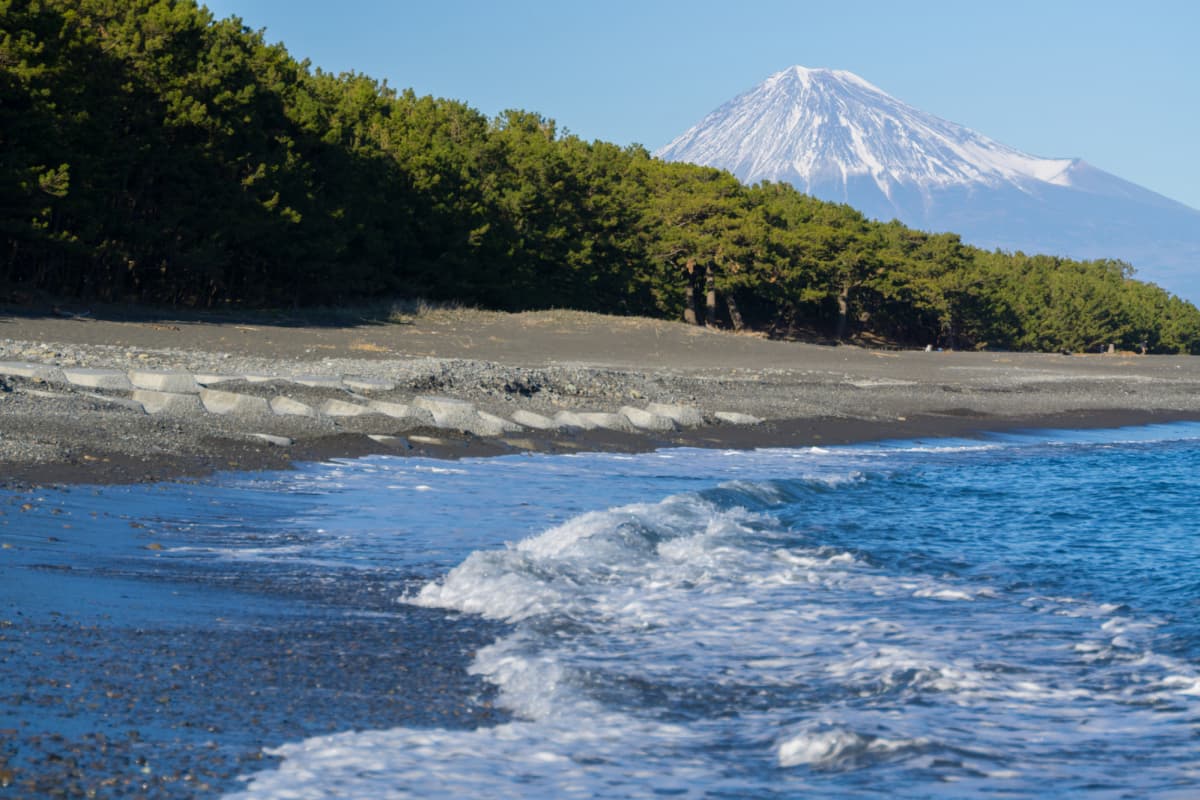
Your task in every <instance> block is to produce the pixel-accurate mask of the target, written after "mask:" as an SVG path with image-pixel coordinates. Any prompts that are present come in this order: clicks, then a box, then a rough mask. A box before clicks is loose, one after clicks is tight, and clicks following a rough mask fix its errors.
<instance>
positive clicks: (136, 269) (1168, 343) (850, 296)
mask: <svg viewBox="0 0 1200 800" xmlns="http://www.w3.org/2000/svg"><path fill="white" fill-rule="evenodd" d="M19 290H39V291H46V292H52V293H54V294H56V295H62V296H73V297H81V298H95V299H100V300H107V301H118V302H124V301H131V302H142V303H152V304H168V305H176V306H188V307H198V308H213V307H228V306H281V305H301V306H302V305H310V304H330V303H341V302H357V301H361V300H363V299H367V298H373V297H387V296H399V295H403V296H410V297H415V296H424V297H428V298H430V299H454V300H459V301H464V302H469V303H476V304H480V305H484V306H488V307H494V308H500V309H514V310H515V309H532V308H544V307H549V306H560V307H572V308H578V309H584V310H595V311H603V312H609V313H638V314H651V315H659V316H667V317H676V318H679V317H683V318H687V319H690V320H694V321H696V323H697V324H713V325H727V326H731V327H735V328H741V327H743V326H748V327H753V328H756V329H759V330H764V331H767V332H770V333H772V334H775V335H781V336H789V335H791V336H794V335H808V336H819V337H826V338H839V339H840V338H845V337H850V336H856V337H875V338H878V339H881V340H887V341H894V342H901V343H915V344H926V343H929V344H936V345H939V346H947V347H958V348H965V347H993V348H1009V349H1031V350H1060V349H1069V350H1087V349H1093V348H1097V347H1100V346H1103V345H1107V344H1110V343H1111V344H1115V345H1117V346H1118V347H1121V348H1127V349H1134V348H1138V347H1142V346H1144V347H1145V348H1146V349H1148V350H1150V351H1154V352H1184V353H1200V311H1197V309H1196V308H1195V307H1194V306H1193V305H1191V304H1189V303H1186V302H1184V301H1183V300H1181V299H1179V298H1177V297H1174V296H1172V295H1170V294H1169V293H1167V292H1165V291H1163V290H1162V289H1160V288H1158V287H1156V286H1153V285H1151V284H1147V283H1143V282H1140V281H1138V280H1136V279H1134V277H1133V270H1132V268H1131V267H1130V266H1129V265H1128V264H1124V263H1121V262H1118V261H1106V260H1098V261H1076V260H1070V259H1064V258H1057V257H1051V256H1045V255H1026V254H1024V253H1019V252H1017V253H1007V252H987V251H983V250H980V249H977V248H974V247H970V246H968V245H966V244H964V243H963V242H962V241H961V240H960V239H959V238H958V237H957V236H955V235H954V234H951V233H936V234H935V233H927V232H922V231H918V230H914V229H911V228H908V227H905V226H904V225H901V224H900V223H898V222H894V221H893V222H886V223H885V222H876V221H872V220H868V219H866V218H865V217H863V215H861V214H860V213H858V212H857V211H855V210H853V209H851V208H850V207H848V206H845V205H837V204H831V203H825V202H821V201H818V200H816V199H814V198H812V197H808V196H806V195H804V194H802V193H800V192H799V191H797V190H796V189H794V188H792V187H790V186H788V185H784V184H777V183H763V184H759V185H756V186H743V185H742V184H740V183H739V182H738V181H737V180H736V179H735V178H734V177H733V176H732V175H730V174H729V173H726V172H722V171H719V170H714V169H710V168H705V167H699V166H694V165H689V164H676V163H666V162H662V161H659V160H657V159H654V158H652V157H651V156H650V154H649V153H648V152H647V151H646V150H645V149H644V148H642V147H639V146H632V147H619V146H617V145H614V144H610V143H607V142H600V141H596V142H587V141H583V140H581V139H579V138H578V137H575V136H572V135H570V134H568V133H565V132H563V131H560V130H559V129H558V127H557V125H556V124H555V122H554V121H553V120H550V119H547V118H545V117H542V116H540V115H538V114H535V113H531V112H528V111H521V110H511V111H506V112H504V113H502V114H500V115H499V116H497V117H496V118H494V119H489V118H487V117H486V116H484V115H482V114H480V113H479V112H478V111H476V110H475V109H473V108H471V107H469V106H468V105H465V104H463V103H461V102H456V101H450V100H443V99H436V98H432V97H418V96H416V95H415V94H414V93H413V92H411V91H396V90H394V89H393V88H391V87H389V86H388V85H387V84H386V83H385V82H380V81H377V80H374V79H372V78H370V77H368V76H365V75H361V74H357V73H344V74H340V75H333V74H330V73H327V72H324V71H322V70H320V69H314V68H313V67H312V66H311V65H310V64H309V63H308V62H306V61H297V60H296V59H294V58H293V57H292V56H290V55H289V54H288V52H287V51H286V49H285V48H284V47H283V46H281V45H272V44H268V43H267V42H266V41H265V40H264V37H263V34H262V33H261V32H255V31H252V30H249V29H248V28H246V27H245V26H244V25H243V23H242V22H241V21H240V20H238V19H237V18H230V19H223V20H218V19H215V18H214V17H213V15H212V14H211V13H210V12H209V11H208V10H207V9H205V8H204V7H203V6H200V5H198V4H197V3H195V2H193V1H192V0H0V294H7V295H8V296H12V295H13V293H14V292H17V291H19Z"/></svg>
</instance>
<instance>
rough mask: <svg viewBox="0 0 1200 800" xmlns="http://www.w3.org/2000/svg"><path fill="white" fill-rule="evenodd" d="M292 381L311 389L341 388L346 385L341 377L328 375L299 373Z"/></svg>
mask: <svg viewBox="0 0 1200 800" xmlns="http://www.w3.org/2000/svg"><path fill="white" fill-rule="evenodd" d="M291 381H292V383H295V384H298V385H300V386H307V387H309V388H310V389H341V388H343V386H344V384H343V383H342V379H341V378H338V377H330V376H327V375H297V376H296V377H294V378H292V379H291Z"/></svg>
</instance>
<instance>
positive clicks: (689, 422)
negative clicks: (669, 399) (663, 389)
mask: <svg viewBox="0 0 1200 800" xmlns="http://www.w3.org/2000/svg"><path fill="white" fill-rule="evenodd" d="M646 410H647V411H649V412H650V413H651V414H658V415H659V416H660V417H666V418H667V419H671V420H674V421H675V422H676V423H677V424H679V425H681V426H683V427H685V428H696V427H699V426H701V425H703V424H704V415H703V414H701V413H700V410H699V409H697V408H696V407H694V406H685V405H680V404H678V403H647V404H646Z"/></svg>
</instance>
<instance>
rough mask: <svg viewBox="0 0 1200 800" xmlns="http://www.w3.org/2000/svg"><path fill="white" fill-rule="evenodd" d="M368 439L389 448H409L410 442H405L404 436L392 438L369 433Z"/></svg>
mask: <svg viewBox="0 0 1200 800" xmlns="http://www.w3.org/2000/svg"><path fill="white" fill-rule="evenodd" d="M367 438H368V439H370V440H371V441H373V442H379V443H380V444H386V445H388V446H389V447H404V448H407V447H408V442H406V441H405V440H404V437H403V436H392V435H390V434H386V433H368V434H367Z"/></svg>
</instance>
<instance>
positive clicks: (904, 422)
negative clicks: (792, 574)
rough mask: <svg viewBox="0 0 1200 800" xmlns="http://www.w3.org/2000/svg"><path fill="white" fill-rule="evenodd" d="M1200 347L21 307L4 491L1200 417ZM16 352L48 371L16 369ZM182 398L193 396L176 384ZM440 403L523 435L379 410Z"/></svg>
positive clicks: (560, 318) (511, 320) (7, 357)
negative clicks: (103, 378)
mask: <svg viewBox="0 0 1200 800" xmlns="http://www.w3.org/2000/svg"><path fill="white" fill-rule="evenodd" d="M1197 362H1200V359H1194V358H1190V357H1166V356H1132V355H1129V354H1116V355H1087V356H1081V355H1074V356H1068V355H1056V354H1017V353H966V352H963V353H956V352H949V353H941V352H937V353H928V352H921V351H880V350H868V349H864V348H860V347H853V346H838V347H833V346H822V345H813V344H804V343H796V342H779V341H768V340H765V339H761V338H758V337H754V336H746V335H737V334H732V333H727V332H720V331H711V330H707V329H703V328H696V327H693V326H686V325H683V324H681V323H671V322H664V321H660V320H647V319H638V318H623V317H604V316H600V315H595V314H583V313H578V312H563V311H548V312H528V313H524V314H500V313H493V312H480V311H471V310H462V309H449V310H429V311H426V312H423V313H420V314H417V315H414V316H412V317H411V318H407V319H402V320H399V321H397V322H393V323H389V324H379V323H363V322H359V323H357V324H347V323H346V322H345V321H344V320H332V321H323V320H320V319H314V318H311V317H310V318H307V319H304V318H300V319H288V318H283V319H279V318H268V317H250V318H240V319H236V318H211V317H209V318H205V317H192V318H178V319H162V318H161V317H147V316H144V315H135V314H124V315H123V314H107V315H106V316H105V317H104V318H93V317H90V316H88V317H62V316H57V315H51V314H43V315H31V314H27V313H18V312H12V311H9V312H2V311H0V366H3V365H5V364H7V365H10V369H9V370H8V372H9V374H3V372H4V371H3V370H0V383H2V384H3V385H2V386H0V389H3V392H2V393H0V485H2V486H6V487H9V488H18V487H28V486H37V485H64V484H109V483H130V482H150V481H165V480H180V479H190V478H196V477H202V476H205V475H209V474H212V473H213V472H219V471H225V470H273V469H287V468H290V467H291V465H292V464H295V463H301V462H310V461H324V460H328V459H333V458H353V457H359V456H365V455H370V454H391V455H416V456H427V457H435V458H449V459H454V458H463V457H477V456H492V455H506V454H516V453H522V452H535V453H542V452H544V453H567V452H585V451H596V450H602V451H625V452H634V451H646V450H654V449H660V448H667V447H706V448H729V449H753V448H762V447H802V446H813V445H837V444H851V443H859V442H867V441H874V440H881V439H912V438H937V437H961V436H973V435H978V434H982V433H987V432H1000V431H1010V430H1018V429H1020V430H1026V429H1039V428H1113V427H1124V426H1128V425H1143V424H1153V423H1166V422H1175V421H1186V420H1200V363H1197ZM12 365H26V366H28V365H36V366H38V367H39V369H41V368H44V369H45V370H48V372H40V371H39V372H37V374H36V375H34V376H19V375H13V374H11V372H12V369H11V366H12ZM63 370H67V371H70V370H75V371H76V372H78V371H91V372H95V373H97V374H99V373H121V374H128V375H134V374H135V373H136V374H138V375H143V376H144V375H149V376H151V377H154V376H163V375H165V376H178V375H180V374H186V375H192V376H199V375H201V374H208V373H218V372H220V373H224V376H223V377H222V380H223V381H227V382H226V383H223V384H222V385H220V386H216V387H214V388H215V389H219V390H221V391H222V392H225V394H224V395H222V397H224V396H226V395H233V394H237V395H238V396H241V397H248V398H251V399H253V401H254V402H255V403H258V404H260V406H261V407H262V408H267V403H268V401H270V402H271V403H278V402H280V400H279V398H284V400H285V401H286V402H288V403H292V404H299V406H300V407H302V408H304V409H308V410H309V411H306V412H305V413H298V414H284V415H279V414H268V413H265V412H264V413H262V414H258V415H255V414H249V415H247V414H242V413H231V414H217V413H205V412H204V408H203V407H202V406H201V405H200V403H199V401H198V400H196V399H195V398H193V397H185V396H183V395H178V397H180V398H181V399H183V400H186V401H187V405H185V406H184V407H183V408H181V409H166V410H163V411H156V412H154V413H151V412H149V411H147V410H146V408H150V406H147V407H146V408H143V407H142V406H141V404H140V403H139V402H135V401H136V400H138V399H141V400H144V399H145V396H146V394H147V393H146V392H144V391H141V390H138V389H137V388H136V387H130V388H131V390H129V389H128V388H127V389H122V388H115V389H114V388H112V387H111V386H98V387H95V388H94V389H89V388H87V387H80V386H73V385H69V384H67V383H66V382H65V381H63V380H62V379H61V378H60V379H57V380H56V379H55V378H54V377H52V376H51V374H52V373H53V375H58V376H61V375H62V374H63ZM350 376H355V377H353V378H352V377H350ZM214 380H215V378H214ZM139 392H140V393H139ZM167 394H170V395H171V396H172V397H175V396H176V395H174V394H172V393H158V394H156V396H159V395H162V396H165V395H167ZM430 397H435V398H439V399H442V400H449V401H451V402H454V403H460V404H463V405H464V407H466V404H470V408H471V409H474V410H477V412H479V413H482V414H483V415H484V416H485V417H488V418H489V419H495V420H500V421H502V422H503V423H504V429H503V430H501V429H496V430H484V431H481V430H479V429H478V428H476V429H472V426H471V425H470V424H463V425H461V426H457V427H456V426H455V425H454V424H452V423H451V424H447V423H445V421H444V420H440V421H439V423H438V424H436V425H434V424H431V423H432V419H431V418H430V417H429V416H428V415H427V414H426V415H425V416H423V417H422V416H413V417H411V418H407V417H406V418H396V417H389V416H386V415H384V414H381V413H375V412H374V411H373V409H374V408H375V407H381V408H388V409H392V408H395V407H399V406H401V404H411V403H414V402H419V401H420V398H426V399H428V398H430ZM330 403H333V405H332V406H331V405H329V404H330ZM655 404H657V406H656V405H655ZM663 404H669V405H668V407H670V408H678V409H682V410H684V411H686V412H687V413H691V414H694V415H695V414H698V415H699V416H697V417H696V420H692V421H691V423H690V424H674V425H671V426H670V428H669V429H664V430H652V429H637V428H635V427H633V426H631V425H629V424H627V423H628V420H627V419H624V418H620V417H619V414H618V412H619V411H620V410H621V409H629V408H638V409H640V408H646V407H648V408H660V410H661V407H662V406H663ZM368 406H369V407H368ZM318 409H320V410H321V411H318ZM326 411H328V412H329V413H325V412H326ZM360 411H362V412H368V411H369V412H371V413H361V414H360ZM309 412H311V413H309ZM518 412H521V413H526V414H527V415H528V414H532V415H533V417H529V416H527V417H524V419H527V420H528V419H531V418H535V417H536V418H541V419H555V418H556V419H560V420H561V419H569V420H576V419H577V416H571V415H578V414H585V415H587V414H590V415H592V416H597V415H601V416H603V417H607V418H614V417H613V415H614V414H618V416H617V417H616V418H617V419H618V421H620V422H621V423H622V424H621V425H619V426H612V427H616V428H618V429H606V428H604V427H594V428H592V429H585V428H583V427H579V426H577V425H567V424H559V425H555V426H553V427H550V428H546V429H537V428H534V427H530V426H529V425H520V424H514V423H513V418H514V414H516V415H517V418H518V419H522V417H520V414H519V413H518ZM718 412H721V413H722V414H724V415H726V416H728V415H729V414H733V415H746V419H748V418H750V417H753V418H754V419H753V423H754V424H749V423H748V422H747V421H746V419H742V418H738V422H736V423H734V422H729V421H727V419H726V418H718V417H717V416H715V415H716V414H717V413H718ZM343 413H345V414H347V415H346V416H342V414H343ZM413 413H414V414H415V413H416V412H413ZM422 413H424V412H422ZM472 413H474V411H473V412H472ZM556 414H557V415H558V416H557V417H555V415H556ZM564 414H565V415H567V416H565V417H564V416H563V415H564ZM697 420H699V422H698V424H697ZM606 424H610V423H606Z"/></svg>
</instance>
